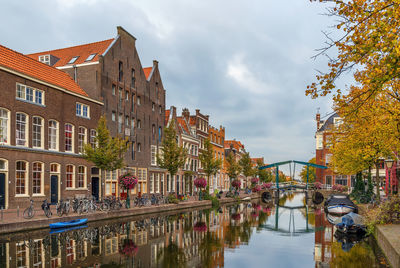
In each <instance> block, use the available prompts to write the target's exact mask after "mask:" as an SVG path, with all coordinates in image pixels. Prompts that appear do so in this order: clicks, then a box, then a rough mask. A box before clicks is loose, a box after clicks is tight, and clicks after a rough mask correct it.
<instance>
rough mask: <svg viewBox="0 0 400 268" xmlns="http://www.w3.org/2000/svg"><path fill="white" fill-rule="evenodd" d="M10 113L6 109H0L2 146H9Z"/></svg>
mask: <svg viewBox="0 0 400 268" xmlns="http://www.w3.org/2000/svg"><path fill="white" fill-rule="evenodd" d="M9 124H10V113H9V111H8V110H6V109H2V108H0V144H8V143H9V136H10V134H9V133H8V131H9V130H10V126H9Z"/></svg>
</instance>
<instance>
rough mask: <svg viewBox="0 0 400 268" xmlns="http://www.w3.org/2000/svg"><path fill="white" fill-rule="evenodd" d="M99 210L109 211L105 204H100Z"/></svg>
mask: <svg viewBox="0 0 400 268" xmlns="http://www.w3.org/2000/svg"><path fill="white" fill-rule="evenodd" d="M100 210H101V211H109V210H110V206H109V205H108V204H107V203H102V204H101V206H100Z"/></svg>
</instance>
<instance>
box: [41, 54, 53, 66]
mask: <svg viewBox="0 0 400 268" xmlns="http://www.w3.org/2000/svg"><path fill="white" fill-rule="evenodd" d="M39 61H40V62H43V63H45V64H47V65H50V55H41V56H39Z"/></svg>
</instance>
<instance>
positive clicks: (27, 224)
mask: <svg viewBox="0 0 400 268" xmlns="http://www.w3.org/2000/svg"><path fill="white" fill-rule="evenodd" d="M250 198H251V199H258V198H259V196H258V195H257V194H252V195H251V196H250ZM236 202H237V200H236V199H233V198H222V199H220V204H221V205H222V204H230V203H236ZM211 206H212V204H211V200H202V201H198V200H197V201H185V202H180V203H178V204H165V205H158V206H151V207H140V208H137V207H135V208H131V209H121V210H117V211H109V212H100V211H98V212H95V213H90V214H82V215H77V214H74V215H70V216H64V217H62V218H60V217H57V216H56V215H55V213H54V214H53V217H52V218H46V217H44V216H41V217H37V218H33V219H29V220H27V219H24V218H20V217H16V216H9V217H6V218H5V219H4V221H3V222H0V234H7V233H15V232H26V231H31V230H37V229H42V228H49V224H50V223H55V222H60V221H71V220H76V219H82V218H87V219H88V222H95V221H102V220H110V219H118V218H126V217H132V216H140V215H147V214H159V213H164V212H172V211H176V212H179V211H183V210H188V209H193V208H200V207H201V208H210V207H211Z"/></svg>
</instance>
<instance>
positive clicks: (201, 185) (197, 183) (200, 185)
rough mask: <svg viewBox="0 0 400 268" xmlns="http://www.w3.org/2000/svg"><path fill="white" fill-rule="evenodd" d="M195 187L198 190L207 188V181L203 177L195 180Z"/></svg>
mask: <svg viewBox="0 0 400 268" xmlns="http://www.w3.org/2000/svg"><path fill="white" fill-rule="evenodd" d="M194 185H195V186H196V187H198V188H201V189H202V188H205V187H206V186H207V180H206V179H205V178H203V177H200V178H197V179H195V180H194Z"/></svg>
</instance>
